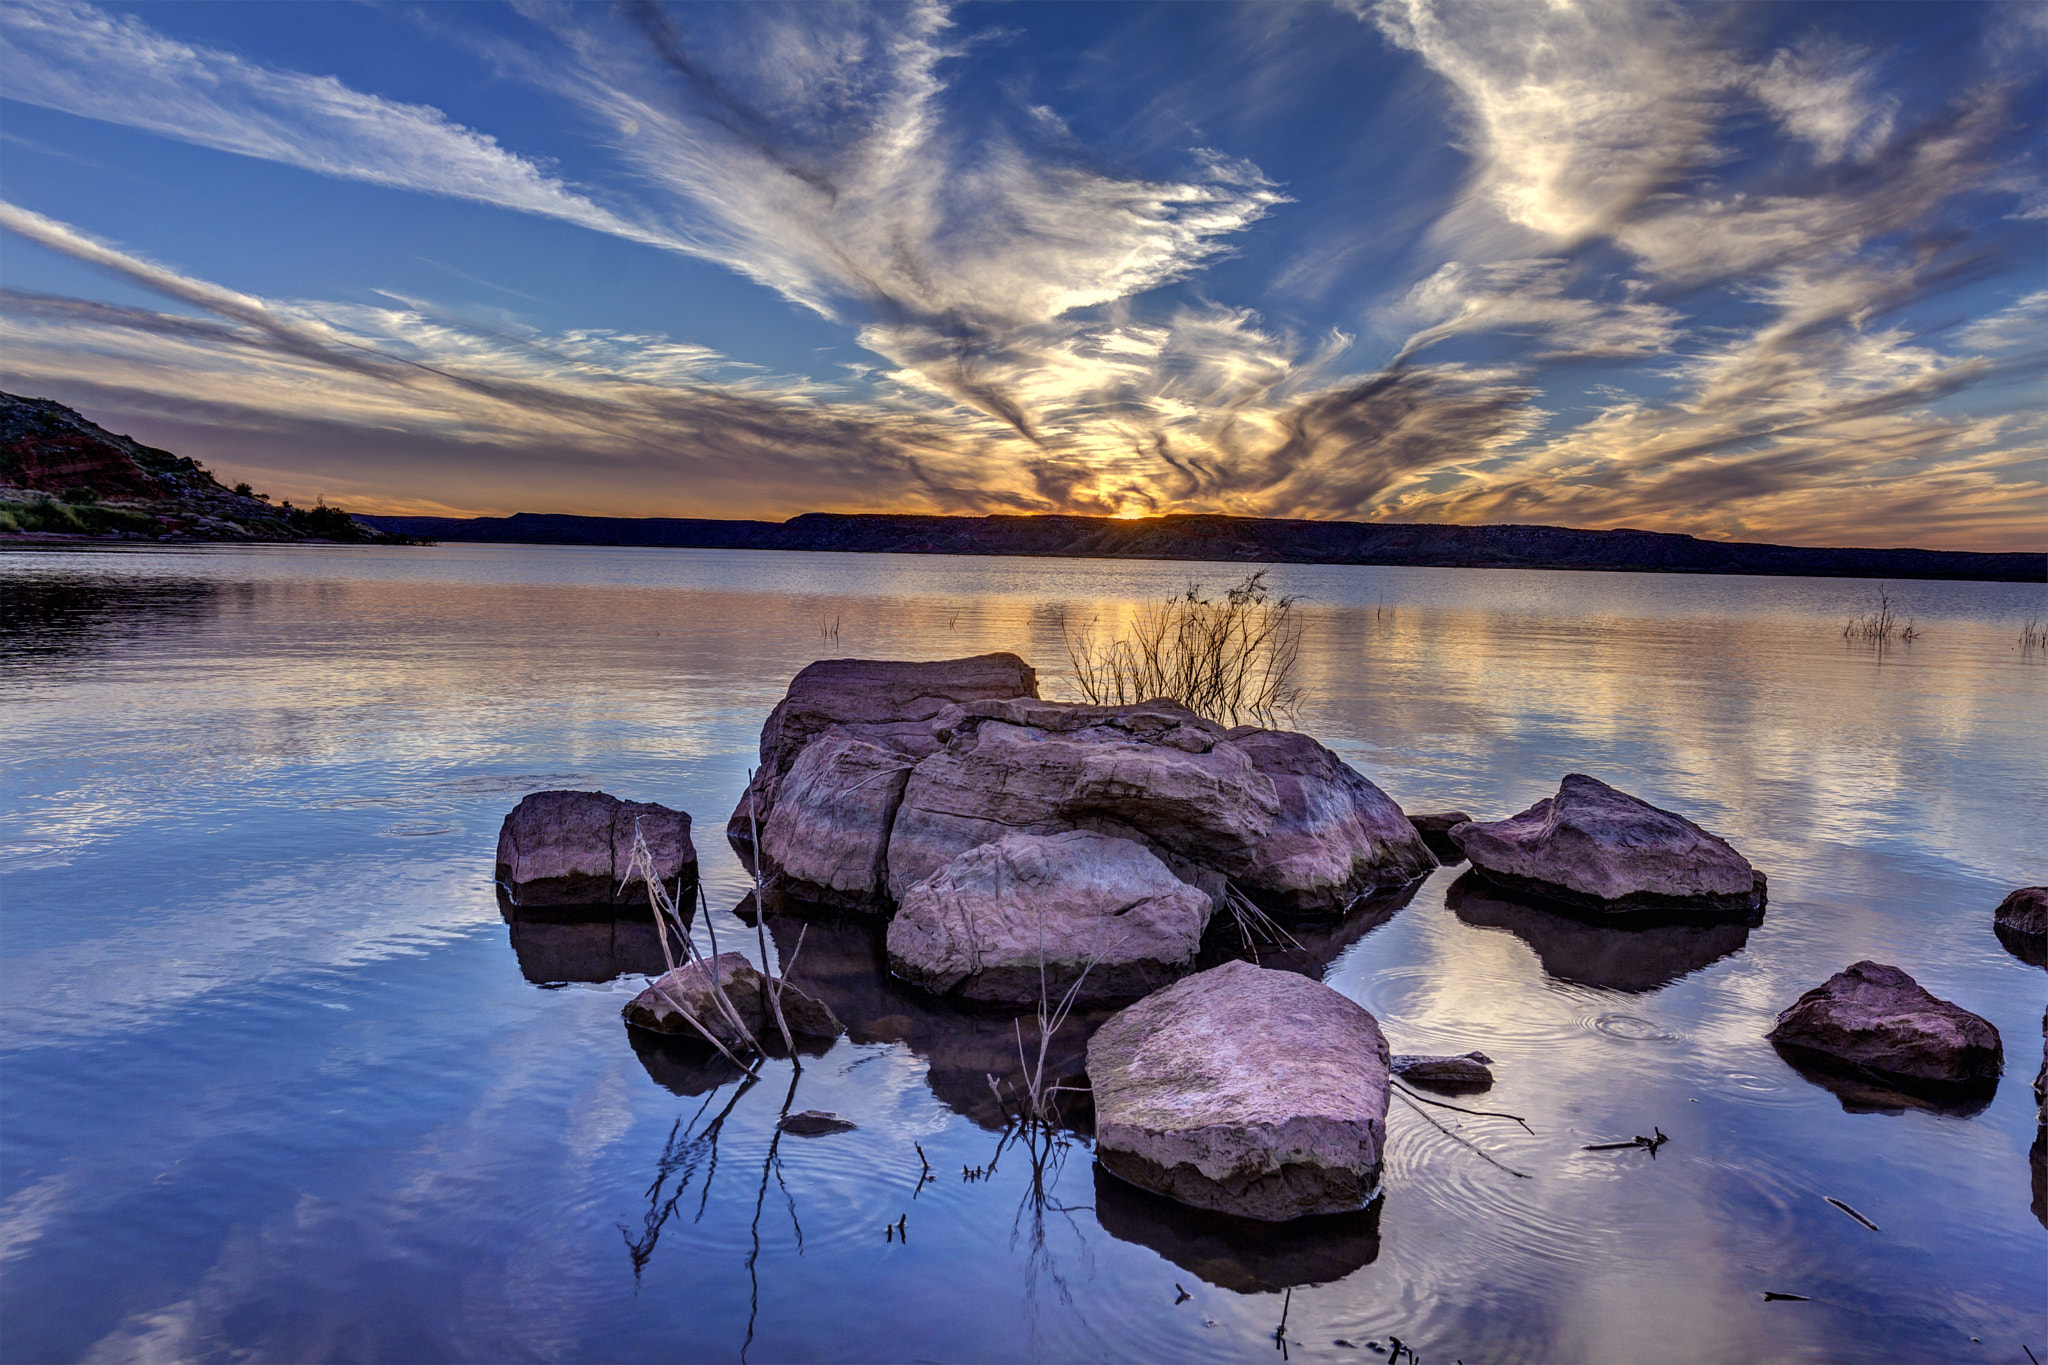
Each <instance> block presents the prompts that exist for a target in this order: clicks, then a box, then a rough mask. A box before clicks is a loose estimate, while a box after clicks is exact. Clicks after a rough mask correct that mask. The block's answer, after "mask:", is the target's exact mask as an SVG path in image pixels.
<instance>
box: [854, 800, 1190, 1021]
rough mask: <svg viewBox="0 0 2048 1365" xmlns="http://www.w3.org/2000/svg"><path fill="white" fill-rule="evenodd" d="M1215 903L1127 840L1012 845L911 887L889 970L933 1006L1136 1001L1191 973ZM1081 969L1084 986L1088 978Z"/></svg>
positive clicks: (972, 853)
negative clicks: (1072, 997) (1072, 996)
mask: <svg viewBox="0 0 2048 1365" xmlns="http://www.w3.org/2000/svg"><path fill="white" fill-rule="evenodd" d="M1210 911H1211V905H1210V901H1209V897H1208V896H1207V895H1205V894H1203V893H1202V892H1201V891H1198V890H1196V889H1195V888H1194V887H1192V886H1189V885H1188V884H1187V883H1186V882H1183V881H1182V880H1180V879H1179V878H1178V877H1176V876H1174V875H1173V873H1172V872H1171V871H1169V870H1168V869H1167V867H1166V864H1164V863H1162V862H1160V861H1159V859H1158V858H1156V857H1154V856H1153V855H1152V854H1151V853H1149V852H1147V851H1146V850H1145V849H1144V848H1143V847H1141V846H1140V845H1138V844H1135V843H1132V842H1131V841H1130V840H1128V839H1117V838H1112V837H1110V836H1109V835H1105V834H1096V833H1094V832H1092V831H1088V830H1069V831H1067V832H1066V833H1063V834H1049V835H1035V834H1012V835H1007V836H1005V837H1003V838H1001V839H997V840H995V841H994V842H992V843H986V844H982V845H980V846H978V847H976V848H972V849H969V850H968V851H967V852H965V853H962V854H961V855H960V856H958V857H957V858H955V859H953V861H951V862H949V863H947V864H946V865H945V867H943V868H941V869H940V870H939V871H938V872H936V873H934V874H933V875H932V876H930V877H928V878H926V879H925V880H924V881H922V882H919V883H918V884H916V885H915V886H913V887H911V888H910V889H909V891H907V892H906V893H905V895H904V897H903V903H902V905H901V906H900V907H898V909H897V912H896V918H895V919H894V920H892V921H891V922H890V924H889V966H890V967H891V969H892V970H894V971H895V972H896V973H897V975H899V976H901V977H903V978H904V979H905V980H908V981H911V982H914V983H916V984H917V985H920V986H922V987H924V988H925V989H926V990H929V991H932V992H933V993H935V994H939V995H945V994H949V993H950V994H957V995H960V996H961V997H963V998H965V999H969V1000H988V1001H1003V1002H1007V1003H1015V1004H1026V1003H1030V1002H1033V1001H1036V1000H1037V999H1039V996H1040V992H1041V990H1043V991H1044V993H1045V996H1046V998H1047V999H1048V1000H1051V1001H1054V1002H1057V1001H1059V1000H1061V999H1063V998H1064V997H1065V995H1066V992H1067V990H1068V988H1069V987H1071V986H1072V985H1073V984H1074V983H1075V981H1076V980H1080V981H1081V991H1080V994H1079V995H1078V996H1077V997H1076V998H1077V1000H1079V1001H1082V1002H1094V1001H1102V1000H1128V999H1131V998H1132V997H1135V996H1140V995H1143V994H1145V993H1146V992H1147V991H1149V990H1153V989H1155V988H1157V987H1159V986H1163V985H1165V984H1166V983H1167V982H1169V981H1172V980H1173V979H1174V978H1176V977H1178V976H1180V975H1181V974H1182V973H1183V972H1185V971H1186V970H1187V969H1188V967H1190V966H1191V965H1193V963H1194V960H1195V952H1196V950H1197V949H1198V948H1199V947H1200V946H1201V941H1202V930H1203V929H1204V928H1205V927H1207V925H1208V923H1209V915H1210ZM1084 969H1085V976H1084V975H1083V973H1084Z"/></svg>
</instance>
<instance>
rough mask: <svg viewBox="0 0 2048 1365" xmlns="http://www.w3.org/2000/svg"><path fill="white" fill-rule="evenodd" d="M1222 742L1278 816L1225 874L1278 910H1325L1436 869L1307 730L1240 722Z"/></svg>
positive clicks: (1365, 784) (1406, 825) (1403, 823)
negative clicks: (1259, 781) (1268, 789)
mask: <svg viewBox="0 0 2048 1365" xmlns="http://www.w3.org/2000/svg"><path fill="white" fill-rule="evenodd" d="M1228 742H1229V744H1230V745H1231V747H1233V748H1236V749H1238V750H1240V751H1242V752H1243V753H1244V754H1245V755H1246V756H1247V757H1248V758H1250V759H1251V761H1252V769H1253V771H1255V772H1257V773H1258V774H1259V775H1260V776H1262V777H1264V778H1266V779H1267V780H1268V781H1270V782H1271V783H1272V784H1273V795H1274V797H1275V799H1277V800H1278V802H1279V804H1280V812H1279V815H1278V817H1277V818H1276V819H1275V820H1274V821H1273V823H1272V825H1271V826H1270V827H1269V828H1268V829H1267V831H1266V833H1265V835H1264V836H1263V837H1261V838H1260V839H1259V841H1258V843H1257V845H1256V846H1255V847H1254V849H1253V850H1252V862H1251V866H1250V867H1248V868H1246V869H1245V870H1244V872H1243V873H1242V874H1241V875H1240V876H1238V877H1237V878H1236V879H1235V880H1236V881H1237V884H1238V886H1239V887H1240V888H1241V889H1242V890H1243V891H1244V892H1245V893H1246V894H1247V895H1249V896H1250V897H1251V898H1252V899H1253V900H1254V901H1256V902H1257V903H1258V904H1259V905H1260V907H1261V908H1263V909H1265V910H1267V911H1269V912H1271V913H1274V914H1278V915H1290V916H1326V915H1334V914H1338V913H1340V912H1342V911H1343V910H1344V909H1346V908H1347V907H1348V906H1350V905H1351V904H1352V903H1353V902H1355V901H1357V900H1359V899H1360V898H1361V897H1365V896H1369V895H1371V894H1373V893H1374V892H1376V891H1385V890H1389V889H1391V888H1393V887H1396V886H1403V885H1406V884H1407V883H1409V882H1412V881H1414V880H1415V879H1416V878H1418V877H1425V876H1428V875H1429V874H1430V873H1431V872H1433V871H1435V870H1436V867H1437V859H1436V855H1435V854H1433V853H1431V852H1430V851H1429V845H1428V843H1427V841H1426V840H1425V839H1424V838H1423V835H1422V833H1421V831H1420V830H1418V829H1417V828H1416V827H1415V826H1414V825H1413V824H1412V823H1410V822H1409V819H1408V817H1407V816H1405V815H1403V814H1402V813H1401V808H1400V807H1399V806H1397V805H1395V804H1394V802H1393V799H1392V798H1391V797H1389V796H1388V795H1387V794H1386V793H1385V792H1383V791H1381V790H1380V789H1379V788H1378V787H1376V786H1374V785H1373V784H1372V783H1371V782H1370V781H1368V780H1367V779H1366V778H1365V776H1364V775H1363V774H1362V773H1360V772H1359V771H1358V770H1357V769H1355V768H1353V767H1352V766H1351V765H1350V764H1348V763H1346V762H1344V760H1343V759H1341V758H1339V757H1337V755H1335V754H1334V753H1331V752H1330V751H1329V750H1328V749H1326V748H1324V747H1323V746H1322V745H1321V744H1319V743H1317V742H1316V741H1315V740H1313V739H1310V738H1309V737H1308V736H1307V735H1304V734H1298V733H1296V732H1294V731H1291V730H1262V729H1259V728H1257V727H1254V726H1241V727H1239V728H1237V729H1234V730H1232V731H1230V732H1229V736H1228Z"/></svg>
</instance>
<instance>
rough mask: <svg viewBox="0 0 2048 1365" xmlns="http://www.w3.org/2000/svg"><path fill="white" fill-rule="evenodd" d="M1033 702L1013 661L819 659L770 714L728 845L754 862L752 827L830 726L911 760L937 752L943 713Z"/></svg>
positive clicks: (1032, 689)
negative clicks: (1017, 700) (936, 727)
mask: <svg viewBox="0 0 2048 1365" xmlns="http://www.w3.org/2000/svg"><path fill="white" fill-rule="evenodd" d="M1037 695H1038V675H1037V674H1036V673H1034V672H1033V671H1032V669H1031V666H1030V665H1029V664H1027V663H1025V662H1024V661H1023V660H1022V659H1020V658H1018V657H1017V656H1016V655H1014V654H978V655H975V656H974V657H972V658H967V659H940V660H934V661H931V662H926V663H911V662H902V661H897V660H890V659H821V660H819V661H818V662H817V663H814V664H811V665H810V666H809V667H807V668H805V669H804V670H803V671H802V672H800V673H798V674H797V675H796V677H795V678H793V679H791V680H790V684H789V691H788V692H787V693H786V694H785V695H784V696H783V698H782V700H781V701H780V702H778V703H777V704H776V707H775V709H774V710H773V711H771V712H769V713H768V720H767V723H766V724H764V725H763V726H762V727H761V766H760V767H759V768H758V769H756V770H755V773H754V781H753V785H752V786H751V787H750V788H749V789H748V790H747V792H746V794H745V795H743V796H742V797H741V798H740V803H739V805H738V807H737V808H736V809H734V811H733V813H732V818H731V819H730V820H729V821H728V822H727V823H726V837H727V839H729V840H730V841H731V842H732V843H733V845H734V847H735V848H737V849H739V850H741V851H742V853H743V855H745V856H748V857H751V856H752V853H753V844H754V837H755V835H754V830H755V826H756V824H757V823H758V824H760V825H762V826H765V825H766V824H767V823H768V821H769V819H770V818H771V817H772V815H773V813H774V808H775V804H776V801H777V800H778V797H779V793H780V788H781V784H782V779H783V777H784V775H785V774H787V773H788V772H789V770H790V768H791V766H792V765H794V764H795V763H796V760H797V757H798V755H800V754H801V753H802V752H803V751H804V749H805V748H806V747H808V746H809V744H810V742H811V741H812V740H814V739H816V738H817V737H818V736H819V735H821V734H823V733H824V732H825V731H827V730H830V729H832V728H834V727H835V726H836V727H839V728H842V729H846V730H849V731H850V732H851V733H852V734H853V735H854V736H855V737H857V738H859V739H862V740H865V741H866V742H868V743H870V744H874V745H878V746H879V747H881V748H884V749H890V750H893V751H895V752H898V753H903V754H907V755H909V756H910V758H912V759H913V760H915V759H918V758H922V757H924V756H925V755H926V754H929V753H932V752H935V751H936V750H937V749H938V747H939V746H938V741H937V740H935V739H934V738H933V737H932V720H933V718H934V717H936V716H937V715H938V714H939V713H940V712H941V711H942V710H944V709H945V708H946V707H947V706H950V705H957V704H962V703H966V702H973V701H983V700H988V699H991V698H1003V697H1036V696H1037Z"/></svg>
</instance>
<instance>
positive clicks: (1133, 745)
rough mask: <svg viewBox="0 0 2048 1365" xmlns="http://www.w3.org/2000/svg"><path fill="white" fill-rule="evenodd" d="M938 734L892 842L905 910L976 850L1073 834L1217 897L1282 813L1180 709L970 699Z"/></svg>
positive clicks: (1265, 787) (892, 877)
mask: <svg viewBox="0 0 2048 1365" xmlns="http://www.w3.org/2000/svg"><path fill="white" fill-rule="evenodd" d="M935 733H936V734H937V735H938V737H939V738H940V739H942V740H943V741H944V742H945V748H943V749H941V750H940V751H938V752H937V753H935V754H933V755H931V756H930V757H929V758H926V759H924V760H922V761H921V762H919V763H918V765H917V767H916V768H915V769H913V770H912V771H911V774H910V781H909V784H908V786H907V787H906V788H905V789H904V793H903V802H902V804H901V805H900V806H899V807H898V808H897V811H896V823H895V826H894V828H893V829H892V830H891V831H890V835H889V892H890V894H891V896H893V897H894V898H895V899H896V900H897V901H899V902H900V901H901V900H902V898H903V896H904V893H905V892H907V891H908V890H909V889H910V888H911V887H912V886H914V885H916V884H917V883H918V882H921V881H923V880H924V879H925V878H927V877H929V876H931V875H932V874H934V873H935V872H937V871H938V870H939V869H940V868H942V867H944V866H945V865H946V864H947V863H949V862H951V861H953V859H955V858H957V857H959V856H960V855H961V854H962V853H965V852H966V851H967V850H969V849H971V848H975V847H977V846H979V845H981V844H985V843H988V842H990V841H991V840H994V839H999V838H1001V837H1003V836H1004V835H1006V834H1010V833H1024V834H1058V833H1062V832H1064V831H1066V830H1071V829H1093V830H1097V831H1098V832H1101V833H1105V834H1111V835H1115V836H1118V837H1121V838H1128V839H1132V840H1135V841H1136V842H1139V843H1141V844H1144V845H1145V846H1147V847H1148V848H1150V849H1152V850H1153V851H1154V852H1155V853H1157V854H1159V855H1160V856H1161V858H1162V859H1163V860H1164V861H1165V862H1166V863H1167V865H1168V866H1170V867H1172V868H1173V869H1174V871H1175V872H1176V873H1177V874H1178V875H1180V876H1181V877H1182V878H1183V879H1184V880H1187V881H1190V882H1193V883H1195V884H1197V885H1200V886H1201V887H1202V888H1203V889H1204V890H1206V891H1208V892H1209V893H1210V895H1211V897H1212V899H1217V900H1220V899H1221V897H1222V893H1223V879H1224V877H1226V876H1232V875H1241V874H1243V873H1245V872H1247V871H1249V870H1250V868H1251V866H1252V860H1253V857H1254V855H1255V853H1256V851H1257V847H1258V844H1259V841H1260V840H1261V839H1262V838H1264V837H1265V835H1266V833H1267V831H1268V830H1270V829H1271V828H1272V827H1273V824H1274V821H1275V820H1276V819H1277V818H1278V817H1279V814H1280V804H1279V800H1278V798H1277V797H1276V796H1275V795H1274V791H1273V784H1272V782H1271V781H1270V780H1269V779H1268V778H1266V777H1265V776H1263V775H1262V774H1261V773H1259V771H1258V770H1257V769H1256V768H1255V767H1254V766H1253V764H1252V761H1251V758H1250V756H1249V755H1248V754H1246V753H1245V752H1244V750H1242V749H1240V748H1238V747H1237V746H1236V745H1233V744H1228V743H1224V742H1223V740H1224V731H1223V728H1222V727H1221V726H1219V725H1216V724H1214V723H1213V722H1211V721H1207V720H1204V719H1202V718H1201V717H1200V716H1198V715H1196V714H1195V713H1194V712H1193V711H1190V710H1188V709H1187V708H1186V707H1184V706H1181V705H1179V704H1177V703H1175V702H1170V701H1156V702H1143V703H1139V704H1137V705H1131V706H1068V705H1061V704H1056V703H1051V702H1036V701H1023V700H1017V701H991V702H976V703H972V704H970V705H968V706H965V707H962V708H959V709H958V710H956V711H953V712H950V713H948V715H947V716H946V717H945V718H944V719H943V720H942V721H941V723H940V724H939V725H938V727H937V728H936V730H935Z"/></svg>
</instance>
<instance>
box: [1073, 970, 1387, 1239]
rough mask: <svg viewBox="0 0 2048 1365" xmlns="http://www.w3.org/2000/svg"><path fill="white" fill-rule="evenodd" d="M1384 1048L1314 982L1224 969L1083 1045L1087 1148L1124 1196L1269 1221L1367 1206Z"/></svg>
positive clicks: (1152, 1000) (1178, 986)
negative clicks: (1088, 1091) (1089, 1101)
mask: <svg viewBox="0 0 2048 1365" xmlns="http://www.w3.org/2000/svg"><path fill="white" fill-rule="evenodd" d="M1387 1060H1388V1053H1387V1040H1386V1039H1385V1038H1384V1037H1383V1036H1382V1035H1381V1033H1380V1030H1379V1025H1378V1024H1377V1023H1376V1022H1375V1021H1374V1019H1373V1017H1372V1015H1371V1014H1369V1013H1367V1012H1366V1011H1365V1010H1364V1009H1363V1008H1361V1007H1360V1006H1358V1005H1357V1004H1355V1003H1353V1002H1352V1001H1350V1000H1348V999H1346V998H1345V997H1344V996H1342V995H1339V994H1338V993H1337V992H1336V991H1334V990H1332V989H1330V988H1329V987H1328V986H1325V985H1323V984H1322V983H1321V982H1317V981H1311V980H1309V979H1308V978H1306V977H1303V976H1297V975H1295V974H1294V973H1292V972H1280V971H1271V970H1268V969H1266V968H1263V967H1255V966H1253V965H1252V964H1251V963H1249V962H1226V963H1224V964H1223V965H1222V966H1220V967H1215V968H1212V969H1211V970H1209V971H1206V972H1201V973H1198V974H1197V975H1194V976H1190V977H1187V978H1185V979H1183V980H1181V981H1179V982H1177V983H1175V984H1174V985H1171V986H1168V987H1167V988H1166V989H1165V990H1162V991H1159V992H1158V993H1156V994H1154V995H1149V996H1147V997H1146V998H1145V999H1143V1000H1140V1001H1139V1002H1138V1003H1137V1004H1135V1005H1132V1006H1131V1007H1130V1008H1129V1009H1126V1010H1123V1011H1122V1012H1120V1013H1119V1014H1117V1015H1116V1016H1114V1017H1113V1018H1111V1019H1110V1020H1109V1022H1108V1023H1106V1024H1104V1025H1103V1026H1102V1028H1101V1029H1099V1030H1098V1031H1097V1032H1096V1034H1095V1036H1094V1037H1093V1038H1091V1039H1090V1040H1089V1043H1088V1075H1089V1078H1090V1081H1091V1083H1092V1084H1093V1086H1094V1099H1095V1133H1096V1150H1097V1154H1098V1157H1099V1159H1100V1160H1101V1162H1102V1164H1103V1166H1104V1167H1105V1168H1107V1169H1108V1170H1109V1171H1110V1173H1111V1174H1113V1175H1117V1176H1121V1177H1122V1178H1123V1179H1125V1180H1128V1181H1129V1182H1131V1183H1132V1184H1133V1185H1137V1186H1139V1187H1140V1188H1142V1189H1148V1190H1151V1191H1153V1192H1154V1193H1156V1194H1163V1195H1166V1196H1168V1197H1169V1198H1172V1199H1177V1200H1179V1201H1180V1202H1181V1203H1183V1204H1188V1205H1191V1206H1193V1207H1195V1208H1202V1209H1209V1210H1211V1211H1213V1212H1217V1213H1228V1214H1234V1215H1236V1216H1239V1217H1244V1218H1255V1219H1258V1220H1260V1221H1261V1222H1282V1221H1285V1220H1287V1219H1290V1218H1300V1217H1304V1216H1307V1215H1311V1214H1329V1213H1341V1212H1346V1211H1350V1210H1356V1209H1360V1208H1363V1207H1365V1205H1366V1204H1368V1203H1370V1202H1371V1201H1372V1199H1373V1198H1374V1197H1375V1195H1376V1194H1377V1192H1378V1189H1379V1175H1380V1159H1381V1152H1382V1150H1383V1148H1384V1145H1385V1142H1386V1118H1387V1099H1388V1079H1387Z"/></svg>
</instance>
